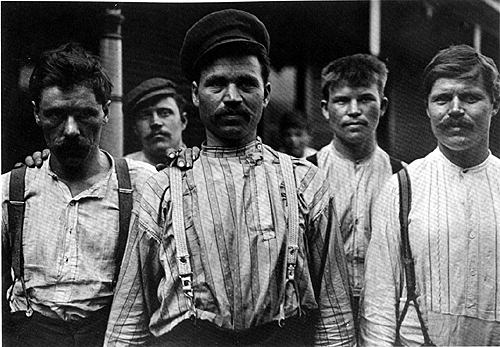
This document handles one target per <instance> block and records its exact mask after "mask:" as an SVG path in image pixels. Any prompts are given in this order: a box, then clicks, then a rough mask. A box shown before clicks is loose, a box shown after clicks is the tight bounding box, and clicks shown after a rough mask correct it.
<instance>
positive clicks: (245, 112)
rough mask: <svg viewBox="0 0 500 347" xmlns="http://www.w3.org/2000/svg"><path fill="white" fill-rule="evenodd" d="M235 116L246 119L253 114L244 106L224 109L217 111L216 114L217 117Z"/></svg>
mask: <svg viewBox="0 0 500 347" xmlns="http://www.w3.org/2000/svg"><path fill="white" fill-rule="evenodd" d="M235 114H238V115H241V116H246V117H251V116H252V113H251V112H250V111H249V110H247V109H246V108H245V107H243V106H239V107H236V108H227V107H224V108H222V109H220V110H217V111H216V112H215V116H216V117H223V116H231V115H235Z"/></svg>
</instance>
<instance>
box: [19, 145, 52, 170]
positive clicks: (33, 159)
mask: <svg viewBox="0 0 500 347" xmlns="http://www.w3.org/2000/svg"><path fill="white" fill-rule="evenodd" d="M49 154H50V149H47V148H46V149H44V150H43V151H41V152H38V151H37V152H35V153H33V154H32V155H28V156H27V157H26V158H24V163H25V164H26V166H27V167H31V168H34V167H37V168H41V167H42V165H43V162H44V161H45V160H47V159H48V158H49ZM21 165H23V164H22V163H16V165H14V167H15V168H17V167H20V166H21Z"/></svg>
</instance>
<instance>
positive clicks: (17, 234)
mask: <svg viewBox="0 0 500 347" xmlns="http://www.w3.org/2000/svg"><path fill="white" fill-rule="evenodd" d="M25 176H26V166H24V165H23V166H21V167H19V168H15V169H14V170H12V171H11V173H10V184H9V205H8V207H7V209H8V213H9V233H10V236H11V250H12V268H13V270H14V276H15V278H21V277H23V275H24V258H23V250H22V242H23V222H24V207H25V203H24V177H25Z"/></svg>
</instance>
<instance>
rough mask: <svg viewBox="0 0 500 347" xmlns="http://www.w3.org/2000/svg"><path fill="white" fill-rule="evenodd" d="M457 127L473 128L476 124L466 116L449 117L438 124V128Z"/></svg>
mask: <svg viewBox="0 0 500 347" xmlns="http://www.w3.org/2000/svg"><path fill="white" fill-rule="evenodd" d="M455 127H460V128H465V129H472V128H473V127H474V124H473V123H472V122H471V121H470V120H468V119H465V118H460V119H454V118H448V119H446V120H444V121H442V122H441V123H439V124H438V128H455Z"/></svg>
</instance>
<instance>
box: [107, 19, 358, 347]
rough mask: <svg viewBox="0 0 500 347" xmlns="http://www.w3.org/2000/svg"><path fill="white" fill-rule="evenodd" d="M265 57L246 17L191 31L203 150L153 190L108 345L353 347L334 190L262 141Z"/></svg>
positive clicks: (189, 70) (136, 230) (185, 56)
mask: <svg viewBox="0 0 500 347" xmlns="http://www.w3.org/2000/svg"><path fill="white" fill-rule="evenodd" d="M268 50H269V36H268V33H267V30H266V28H265V26H264V25H263V24H262V22H260V20H258V19H257V18H256V17H255V16H253V15H251V14H249V13H247V12H243V11H238V10H223V11H219V12H214V13H212V14H209V15H208V16H206V17H204V18H202V19H201V20H200V21H198V22H197V23H196V24H195V25H194V26H193V27H191V29H190V30H189V31H188V32H187V34H186V37H185V39H184V44H183V48H182V51H181V64H182V68H183V70H184V72H185V73H186V76H187V77H188V78H189V79H190V80H191V81H192V97H193V102H194V104H195V105H196V106H197V107H198V108H199V111H200V118H201V120H202V122H203V124H204V125H205V128H206V141H205V143H204V144H203V145H202V150H201V156H200V159H199V160H198V161H197V163H196V164H195V165H194V167H193V168H192V169H190V170H186V171H184V172H182V174H181V173H180V172H179V171H177V170H176V169H171V168H166V169H165V170H163V171H161V172H159V173H158V174H156V175H155V176H153V177H152V178H150V179H149V180H148V181H147V183H146V185H145V186H144V189H143V192H142V194H143V196H142V202H141V208H140V211H139V213H138V215H137V216H136V219H135V222H134V225H133V228H132V231H131V237H130V239H129V241H130V242H129V247H128V249H127V253H126V258H125V260H124V264H123V267H122V269H123V271H122V273H121V276H120V280H119V283H118V290H117V293H116V296H115V300H114V303H113V307H112V312H111V315H110V321H109V324H108V331H107V334H106V342H105V344H106V345H107V346H129V345H135V344H143V343H146V342H147V341H148V340H149V342H150V344H151V345H153V346H156V345H158V346H160V345H165V346H167V345H168V346H211V345H212V346H214V345H219V346H270V345H281V346H305V345H325V346H326V345H328V346H351V345H353V344H354V334H353V321H352V313H351V307H350V301H349V284H348V279H347V270H346V264H345V257H344V252H343V247H342V240H341V237H340V230H339V224H338V220H337V217H336V213H335V205H334V201H333V196H332V190H331V189H330V186H329V183H328V180H327V179H326V177H325V176H324V175H322V174H321V173H320V172H319V171H318V169H317V168H316V167H314V166H313V165H311V164H308V163H306V162H302V161H299V160H296V159H291V157H289V156H286V155H284V154H280V153H278V152H276V151H274V150H272V149H271V148H270V147H268V146H266V145H264V144H263V143H262V142H261V140H260V139H259V138H258V137H257V135H256V133H257V124H258V122H259V120H260V118H261V116H262V111H263V109H264V108H265V107H266V106H267V104H268V102H269V96H270V91H271V86H270V83H269V82H268V76H269V68H270V66H269V59H268ZM179 226H180V227H179ZM152 337H155V338H152Z"/></svg>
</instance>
